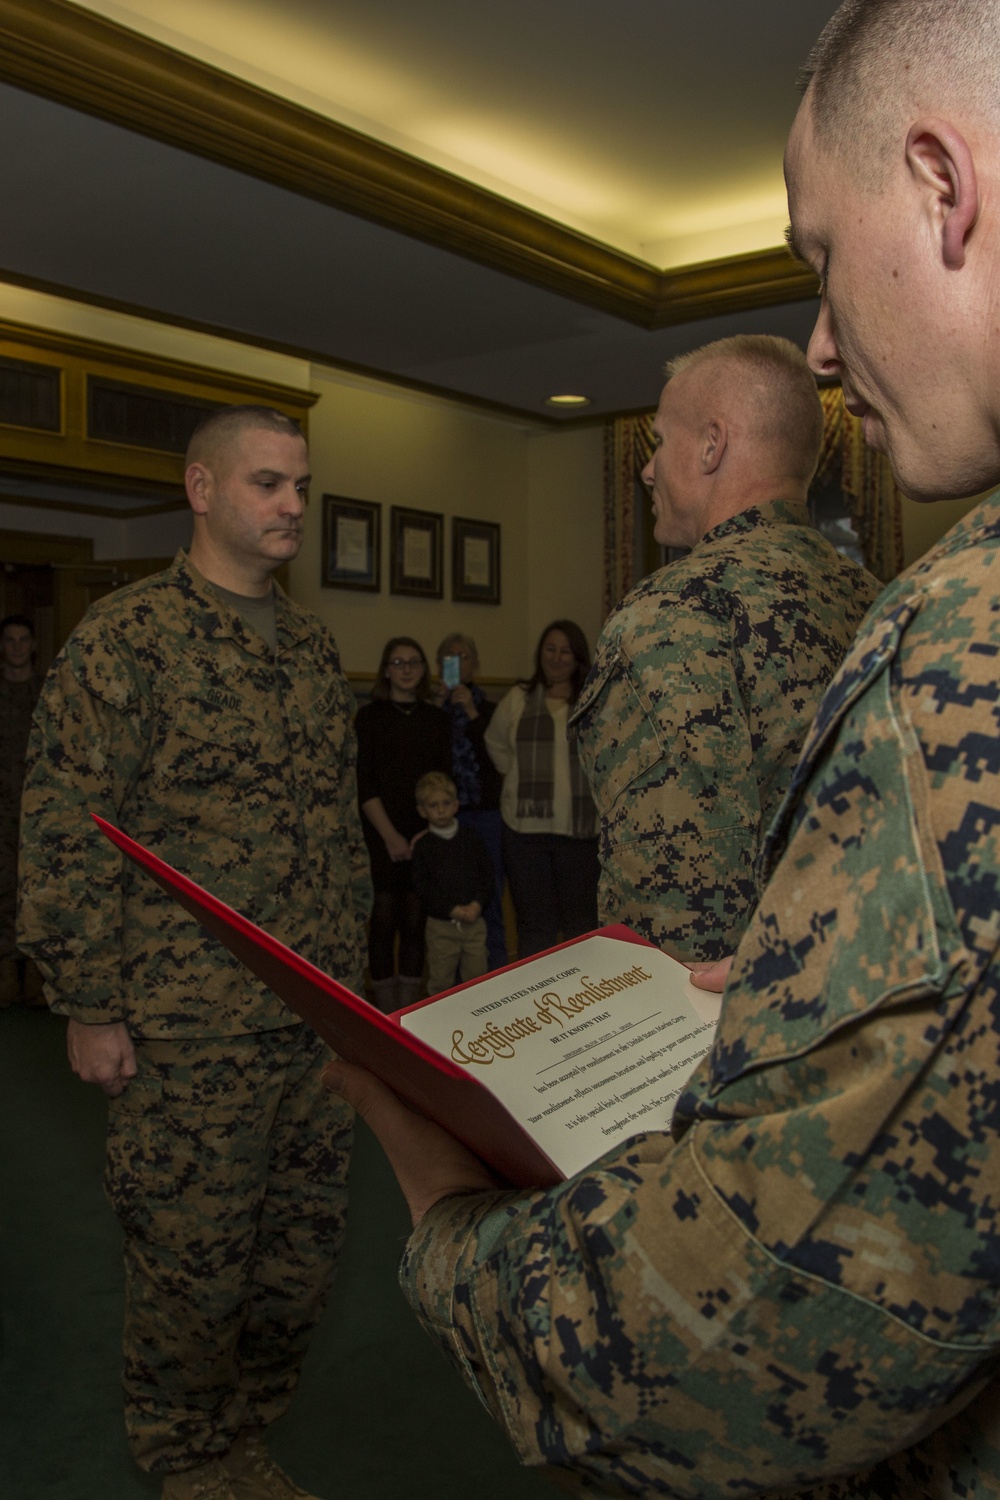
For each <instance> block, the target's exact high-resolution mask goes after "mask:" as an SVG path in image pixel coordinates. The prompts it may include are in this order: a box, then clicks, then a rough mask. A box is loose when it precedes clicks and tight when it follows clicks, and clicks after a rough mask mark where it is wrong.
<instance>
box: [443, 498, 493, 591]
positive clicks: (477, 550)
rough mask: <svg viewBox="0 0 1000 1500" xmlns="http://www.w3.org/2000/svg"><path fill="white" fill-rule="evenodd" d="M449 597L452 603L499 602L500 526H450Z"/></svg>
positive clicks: (461, 522)
mask: <svg viewBox="0 0 1000 1500" xmlns="http://www.w3.org/2000/svg"><path fill="white" fill-rule="evenodd" d="M451 597H452V599H454V601H455V603H456V604H473V603H475V602H477V601H478V602H479V603H481V604H499V603H500V526H499V523H498V522H496V521H467V520H465V519H464V518H463V517H462V516H455V517H453V519H452V523H451Z"/></svg>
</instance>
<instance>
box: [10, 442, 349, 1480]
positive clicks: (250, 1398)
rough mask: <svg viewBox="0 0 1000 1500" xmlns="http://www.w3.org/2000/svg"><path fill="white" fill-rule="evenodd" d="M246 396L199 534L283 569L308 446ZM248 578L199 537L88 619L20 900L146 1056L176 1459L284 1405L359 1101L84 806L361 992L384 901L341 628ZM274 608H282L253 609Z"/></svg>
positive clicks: (284, 1013) (186, 1462)
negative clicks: (216, 577)
mask: <svg viewBox="0 0 1000 1500" xmlns="http://www.w3.org/2000/svg"><path fill="white" fill-rule="evenodd" d="M275 415H276V416H277V414H275ZM231 420H233V419H231ZM245 420H247V421H249V424H250V425H249V426H248V427H247V426H244V427H237V428H236V429H235V436H232V435H230V436H229V437H226V434H227V433H229V428H225V429H224V432H223V436H222V438H219V439H217V440H216V446H215V447H214V448H212V447H210V448H209V450H208V459H207V460H206V463H207V464H212V465H215V470H216V471H217V472H220V473H225V472H226V470H225V464H226V463H229V462H230V461H231V463H232V474H236V476H237V478H238V479H239V485H237V483H236V480H234V479H233V478H232V474H230V477H229V479H227V480H225V481H223V480H221V479H220V480H218V481H216V491H217V493H216V494H215V497H214V498H213V501H212V505H211V506H210V507H209V514H208V519H207V520H206V519H205V518H203V517H202V516H200V515H199V514H197V511H196V520H195V543H194V544H193V546H192V554H194V553H195V552H197V555H198V556H199V559H201V558H203V557H206V556H207V557H208V559H209V562H210V563H211V565H212V567H213V569H217V568H218V558H217V554H220V553H221V555H223V556H224V555H226V552H227V549H229V550H230V551H233V552H236V554H237V555H239V553H238V549H239V548H240V547H246V548H247V549H248V550H249V552H250V554H251V560H252V557H253V552H254V548H257V549H259V550H261V551H262V552H263V554H264V555H263V562H262V563H260V566H259V568H258V572H259V574H260V577H261V578H262V579H263V580H264V581H267V580H268V579H269V577H270V572H271V571H272V570H273V567H274V566H276V565H277V562H276V561H275V556H277V558H278V560H279V561H280V560H281V557H282V556H287V555H289V554H290V555H294V552H295V551H297V550H298V540H300V533H301V515H302V506H303V499H302V495H301V494H299V492H298V486H299V479H298V475H297V470H298V469H299V468H301V469H303V471H304V468H305V465H306V462H307V455H306V450H305V445H304V443H303V442H302V439H301V436H300V435H297V430H296V429H294V428H292V427H291V424H287V419H281V421H280V422H279V423H278V425H277V430H272V428H271V426H270V425H269V424H268V423H267V422H265V423H264V425H263V426H262V427H255V426H254V425H253V422H254V420H255V419H254V418H253V416H252V414H251V416H250V418H248V419H245ZM282 423H286V424H287V427H288V428H290V431H289V430H286V426H283V425H281V424H282ZM199 442H200V443H201V446H199ZM204 442H205V439H201V440H199V439H198V437H197V436H196V438H195V439H194V440H193V451H195V452H202V449H203V447H204ZM219 443H222V444H223V447H222V448H221V450H220V449H219ZM226 443H228V444H229V445H230V446H225V444H226ZM234 455H235V456H234ZM241 465H242V466H243V468H246V469H249V470H250V471H252V472H251V473H250V477H249V479H248V480H247V482H246V483H247V485H249V490H250V493H251V500H250V501H245V500H244V489H245V486H244V487H243V488H241V487H240V486H241V485H243V479H242V475H243V468H241V467H240V466H241ZM283 468H284V469H288V470H289V471H290V476H291V477H290V478H289V476H288V475H287V474H286V475H285V477H284V478H283V479H282V478H281V471H282V469H283ZM190 473H191V470H189V474H190ZM259 475H264V476H265V477H264V479H262V480H261V479H259V478H258V476H259ZM257 490H259V491H260V495H261V498H260V500H259V501H256V500H253V498H252V496H253V493H254V492H255V491H257ZM223 501H225V504H223V503H222V502H223ZM192 503H193V504H194V503H195V502H194V501H192ZM244 505H256V506H257V507H258V511H257V512H252V513H249V514H244V513H243V510H242V507H243V506H244ZM258 522H259V528H260V533H261V534H260V536H258V535H256V533H254V532H253V526H255V525H257V524H258ZM199 524H200V525H201V527H202V528H203V529H202V531H201V533H200V535H201V537H202V545H201V548H200V550H199V549H198V545H197V544H198V539H199ZM210 525H214V526H215V528H216V529H215V532H214V533H213V532H211V531H209V533H208V536H209V540H210V542H212V544H213V545H212V547H211V548H206V546H205V542H204V537H205V530H204V528H205V527H206V526H210ZM282 528H285V530H282ZM244 533H246V535H244ZM286 534H287V542H286V540H285V538H286ZM275 538H276V539H277V540H273V539H275ZM268 549H270V550H269V551H268ZM221 573H222V576H223V577H226V578H228V577H229V574H228V573H226V572H225V569H224V568H223V569H221ZM237 592H238V591H237ZM244 592H245V591H244ZM270 599H273V616H272V620H271V622H269V621H268V619H267V612H268V609H269V607H270ZM233 600H234V594H232V593H230V594H226V593H225V591H224V589H219V588H217V587H215V586H213V585H212V584H210V583H208V582H207V581H206V579H205V578H204V577H203V576H202V575H201V573H200V572H199V571H198V569H197V568H196V567H195V566H193V564H192V562H191V561H190V560H189V559H188V558H187V557H186V556H185V554H184V553H183V552H181V553H179V554H178V556H177V558H176V559H175V560H174V563H173V566H172V567H171V568H169V569H168V570H167V571H166V572H163V573H160V574H157V575H156V576H155V577H152V578H150V579H147V580H144V581H142V582H140V583H137V584H134V585H132V586H130V587H128V588H124V589H121V590H119V591H118V592H116V593H114V594H112V595H110V596H109V597H108V598H106V599H103V600H101V601H100V602H99V603H98V604H96V605H95V606H94V607H93V608H92V609H91V611H90V612H89V614H88V615H87V617H86V619H85V620H84V622H83V623H82V624H81V626H80V627H79V628H78V629H77V630H76V631H75V632H74V634H73V635H72V636H71V638H70V640H69V641H68V642H67V644H66V646H65V647H64V649H63V651H62V652H61V654H60V656H59V657H58V659H57V661H56V662H55V664H54V666H53V668H52V671H51V672H50V674H49V676H48V678H47V679H46V682H45V685H44V688H43V691H42V695H41V699H40V702H39V706H38V710H37V713H36V718H35V729H34V735H33V739H32V744H31V751H30V760H29V768H28V775H27V779H26V784H25V791H24V820H23V835H22V863H23V867H24V878H23V883H22V898H21V912H20V923H21V928H20V930H21V942H22V945H23V946H24V948H25V949H26V950H27V951H28V952H30V953H31V954H32V955H33V956H34V958H35V959H36V961H37V963H38V965H39V967H40V969H41V970H42V973H43V975H44V976H45V979H46V981H47V986H48V991H49V995H50V1001H51V1005H52V1008H53V1009H54V1010H56V1011H58V1012H59V1013H61V1014H63V1015H66V1016H68V1017H69V1018H70V1020H71V1033H72V1023H73V1022H77V1023H84V1028H80V1029H79V1030H78V1032H77V1033H76V1034H77V1035H79V1034H81V1033H82V1035H83V1037H84V1040H85V1041H88V1040H90V1038H91V1037H97V1038H99V1037H100V1035H102V1034H103V1032H104V1030H105V1029H108V1028H110V1029H109V1030H108V1034H109V1035H110V1036H112V1037H114V1036H116V1035H120V1032H119V1031H118V1030H117V1029H116V1028H115V1025H114V1023H118V1022H123V1023H124V1026H125V1028H126V1030H127V1039H128V1040H129V1041H130V1042H131V1044H132V1048H134V1053H135V1069H136V1072H135V1076H134V1077H130V1076H128V1075H129V1068H128V1067H124V1068H123V1070H122V1076H121V1079H120V1080H117V1079H116V1078H115V1077H112V1078H111V1080H110V1083H108V1084H107V1085H106V1086H107V1088H108V1092H109V1093H111V1094H112V1095H113V1097H112V1099H111V1103H110V1120H109V1134H108V1160H107V1175H106V1183H107V1190H108V1194H109V1197H110V1199H111V1202H112V1204H113V1206H114V1208H115V1210H116V1212H117V1214H118V1216H119V1218H120V1220H121V1222H122V1225H123V1227H124V1230H125V1259H126V1270H127V1310H126V1331H125V1371H124V1383H125V1391H126V1420H127V1425H128V1430H129V1437H130V1441H131V1444H132V1448H133V1452H134V1453H135V1456H136V1458H137V1460H138V1462H139V1463H140V1464H141V1465H142V1466H143V1467H145V1468H149V1469H156V1470H166V1471H169V1472H170V1474H171V1476H173V1475H174V1471H188V1470H193V1471H195V1472H196V1473H199V1474H200V1473H201V1467H200V1466H202V1465H204V1464H209V1466H210V1474H209V1477H212V1478H213V1479H214V1478H215V1477H217V1476H215V1474H214V1470H211V1465H212V1464H214V1462H215V1460H216V1459H217V1458H218V1459H220V1460H222V1459H223V1458H224V1457H225V1455H226V1453H227V1451H228V1450H229V1449H230V1446H231V1444H232V1443H233V1441H234V1439H235V1438H236V1437H237V1434H239V1433H240V1432H241V1430H246V1429H249V1430H251V1431H254V1432H256V1431H257V1430H258V1429H260V1428H262V1427H265V1426H267V1425H268V1424H269V1423H270V1422H272V1421H273V1420H274V1419H275V1418H276V1417H277V1416H279V1415H280V1414H281V1413H282V1412H283V1411H284V1409H285V1408H286V1406H287V1405H288V1401H289V1399H290V1397H291V1394H292V1391H293V1389H294V1386H295V1382H296V1379H297V1375H298V1368H299V1365H300V1363H301V1359H302V1357H303V1355H304V1353H305V1349H306V1347H307V1344H308V1341H309V1337H310V1334H311V1331H312V1328H313V1326H314V1324H315V1322H316V1320H317V1318H318V1316H319V1313H320V1311H321V1310H322V1306H323V1302H324V1298H325V1295H326V1291H327V1289H328V1286H329V1283H330V1280H331V1276H332V1272H333V1268H334V1264H335V1260H336V1254H337V1250H338V1246H339V1243H340V1239H341V1235H342V1231H343V1223H344V1208H345V1192H346V1171H347V1162H348V1152H349V1144H350V1125H349V1118H348V1115H347V1112H346V1111H344V1110H343V1108H342V1107H341V1106H340V1105H339V1104H338V1103H337V1102H336V1101H331V1100H330V1097H329V1095H328V1094H326V1092H325V1091H324V1090H323V1089H322V1088H321V1085H320V1082H319V1073H320V1070H321V1068H322V1066H323V1064H324V1062H325V1061H326V1060H327V1057H328V1054H327V1053H326V1050H325V1048H324V1047H323V1045H322V1043H321V1042H320V1041H319V1039H318V1038H317V1037H316V1035H315V1034H314V1033H313V1032H312V1031H311V1029H310V1028H308V1027H305V1026H303V1025H301V1024H300V1023H298V1021H297V1018H296V1017H295V1016H293V1015H292V1013H291V1012H290V1011H289V1010H287V1009H286V1007H285V1006H284V1004H283V1003H282V1002H281V1001H280V1000H279V999H278V998H277V997H276V996H275V995H273V994H272V993H271V992H270V991H269V990H267V989H265V988H264V986H263V985H262V984H260V983H259V982H258V981H257V980H255V979H254V978H253V977H252V976H250V975H249V973H248V972H247V971H246V970H245V969H244V968H243V966H242V965H241V964H239V963H238V962H237V961H236V960H235V959H234V958H232V957H231V956H230V955H229V954H228V953H227V952H226V951H225V950H224V949H223V948H222V947H221V946H220V945H219V944H217V943H216V942H215V941H214V940H213V939H212V938H210V937H209V936H208V935H207V934H206V933H205V932H204V931H203V930H202V928H201V927H200V926H199V925H198V923H197V922H195V921H194V920H193V919H191V918H190V917H188V916H187V915H186V914H185V913H184V912H183V911H182V910H181V908H179V907H178V906H177V904H176V903H175V902H174V901H173V900H172V899H171V898H170V897H169V896H168V895H167V894H166V893H165V892H163V891H162V890H161V889H160V888H159V887H158V886H157V885H156V884H155V883H154V882H153V881H152V880H150V879H149V878H148V877H147V876H146V875H145V874H144V873H142V872H141V871H139V870H138V869H137V868H136V867H135V866H134V865H132V864H131V863H130V862H129V861H124V862H123V860H122V857H121V856H120V854H119V853H118V851H117V850H116V849H115V848H114V847H113V846H112V845H111V844H110V843H109V841H108V840H107V839H106V838H104V837H103V835H102V834H100V833H99V832H98V830H97V829H96V828H95V827H94V825H93V824H92V823H91V821H90V818H89V814H90V813H92V812H95V813H99V814H100V815H101V816H103V817H105V818H107V819H108V820H109V821H110V822H112V823H113V824H115V825H117V826H120V827H122V828H124V829H125V830H126V831H127V832H128V833H129V834H131V835H132V836H133V837H134V838H136V839H138V840H139V842H140V843H142V844H145V845H147V846H148V847H149V848H151V849H154V850H155V851H156V852H157V853H159V854H161V855H163V857H164V858H166V859H167V860H169V861H170V862H171V863H172V864H175V865H176V866H177V867H178V868H179V869H180V870H182V871H183V872H184V873H185V874H187V875H189V876H190V877H192V878H193V879H194V880H196V881H198V882H200V883H203V884H204V885H206V886H207V887H208V888H209V889H211V890H212V891H213V892H214V893H215V894H217V895H219V896H220V897H222V899H224V900H225V901H226V902H227V903H229V904H230V905H232V906H234V907H235V908H236V909H237V910H239V911H240V912H242V913H243V914H244V915H245V916H247V917H249V918H250V919H251V920H252V921H254V922H257V923H259V924H260V925H261V926H263V927H264V928H265V929H266V930H267V931H269V932H271V933H273V934H274V935H275V936H276V937H278V938H280V939H281V940H282V941H283V942H286V943H288V944H290V945H291V946H292V947H293V948H295V949H296V950H297V952H299V953H300V954H302V955H303V956H304V957H306V958H308V959H310V960H311V961H312V962H313V963H316V964H318V965H320V966H321V967H322V968H323V969H325V970H327V971H328V972H330V973H332V974H334V975H336V976H337V977H338V978H340V979H342V980H343V981H344V982H345V983H347V984H348V985H352V986H353V987H355V988H356V989H357V988H358V987H359V986H360V981H361V972H362V967H363V952H364V922H365V918H366V916H367V914H368V912H369V910H370V906H371V886H370V879H369V874H368V862H367V856H366V853H365V848H364V842H363V839H362V835H361V829H360V825H359V819H358V813H357V793H356V785H355V773H354V760H355V742H354V732H353V717H354V702H353V699H352V695H351V693H350V690H349V688H348V686H347V684H346V682H345V679H344V676H343V674H342V672H341V668H340V659H339V655H338V651H337V647H336V644H335V642H334V640H333V638H332V636H331V635H330V633H329V632H328V631H327V630H326V628H325V627H324V626H322V625H321V624H320V622H319V621H318V620H317V619H316V618H315V617H314V616H313V615H311V614H309V613H308V612H306V611H305V610H303V609H301V608H300V607H299V606H298V605H296V604H294V603H293V602H292V601H291V600H289V599H288V598H287V597H286V596H285V595H284V594H283V593H282V592H281V590H280V589H278V588H277V587H276V586H275V587H274V591H273V595H270V596H268V595H265V596H264V597H263V598H262V599H257V600H254V599H250V598H244V599H243V600H242V602H241V603H236V604H234V602H233ZM255 605H256V606H258V608H257V609H256V611H255V608H254V606H255ZM260 606H263V610H264V615H263V617H262V618H261V623H260V627H259V630H260V631H261V632H264V633H259V632H258V629H256V628H254V625H253V623H248V620H249V621H253V620H255V619H257V617H258V615H259V613H260ZM272 624H273V630H274V649H272V647H271V645H269V643H268V641H267V639H266V638H265V635H266V633H268V632H269V631H270V629H271V625H272ZM95 1027H96V1028H98V1030H97V1031H95V1030H94V1028H95ZM73 1045H74V1043H73V1041H72V1038H71V1058H72V1056H73V1051H72V1049H73ZM127 1050H128V1049H127V1048H126V1051H127ZM78 1071H79V1069H78ZM81 1076H87V1075H86V1074H84V1073H81ZM95 1081H101V1080H100V1079H99V1078H97V1079H95ZM122 1084H123V1085H124V1086H123V1087H121V1085H122ZM202 1477H205V1476H202ZM221 1482H223V1481H221V1480H220V1483H221ZM226 1482H228V1481H226ZM195 1492H197V1493H200V1491H192V1493H195ZM164 1493H167V1490H166V1489H165V1491H164ZM169 1493H171V1494H174V1493H177V1494H180V1493H185V1494H186V1493H187V1491H186V1490H176V1491H175V1490H170V1492H169ZM215 1493H216V1491H215V1490H212V1494H213V1495H215ZM219 1493H220V1494H226V1495H228V1493H229V1492H228V1490H220V1491H219ZM234 1493H236V1494H237V1495H240V1496H241V1495H242V1494H243V1493H244V1492H243V1491H242V1490H236V1491H234ZM252 1493H254V1494H257V1491H256V1490H255V1491H253V1492H252ZM261 1493H264V1492H263V1491H262V1492H261ZM268 1493H270V1492H269V1491H268ZM274 1493H275V1494H281V1495H287V1494H289V1493H291V1492H290V1491H289V1490H287V1489H284V1490H283V1489H280V1488H278V1489H275V1491H274ZM296 1493H304V1491H296Z"/></svg>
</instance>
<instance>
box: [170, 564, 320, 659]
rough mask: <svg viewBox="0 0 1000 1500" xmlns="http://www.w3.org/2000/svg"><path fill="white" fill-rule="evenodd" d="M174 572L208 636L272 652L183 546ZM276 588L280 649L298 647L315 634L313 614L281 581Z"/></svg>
mask: <svg viewBox="0 0 1000 1500" xmlns="http://www.w3.org/2000/svg"><path fill="white" fill-rule="evenodd" d="M171 572H172V573H173V575H174V581H175V583H176V584H177V587H178V588H179V589H180V591H181V593H182V594H183V595H184V597H185V599H186V600H187V601H188V603H189V604H190V605H191V606H193V607H194V608H195V609H197V610H198V612H199V614H200V616H201V619H200V622H199V623H200V629H201V630H202V632H203V633H204V634H205V635H206V636H210V637H212V638H213V639H216V640H224V639H226V638H227V637H228V638H231V639H233V640H237V641H239V643H240V645H241V646H243V647H245V649H246V650H247V651H250V652H252V653H253V655H255V656H269V655H270V652H269V651H268V647H267V642H266V641H264V640H263V639H262V637H261V636H259V635H257V634H256V632H255V631H251V630H248V629H247V627H246V626H245V625H244V623H243V620H242V619H241V617H240V615H239V614H238V613H237V611H236V610H235V609H233V608H232V606H231V605H230V604H228V603H227V602H226V600H225V599H223V598H222V596H221V595H220V594H217V593H216V592H215V590H214V589H213V588H212V585H211V582H210V581H209V580H208V579H207V578H204V577H203V576H202V574H201V573H199V572H198V569H197V568H196V567H195V566H194V564H193V563H192V562H191V560H190V558H189V557H188V555H187V553H186V552H185V550H184V548H183V547H182V548H181V549H180V551H179V552H178V553H177V556H176V557H175V558H174V560H173V563H172V564H171ZM273 588H274V618H275V624H276V626H277V634H278V646H279V649H280V648H284V647H289V646H295V645H297V644H298V643H299V642H300V641H303V640H306V639H307V638H308V636H309V635H311V633H312V630H311V626H310V623H309V617H308V616H307V615H306V614H305V612H304V611H303V610H301V609H300V608H299V606H298V605H297V604H294V603H293V602H292V600H291V599H289V597H288V595H287V594H286V593H285V591H284V589H282V588H281V587H280V586H279V584H278V583H277V582H274V583H273Z"/></svg>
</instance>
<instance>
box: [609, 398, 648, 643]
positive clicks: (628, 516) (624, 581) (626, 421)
mask: <svg viewBox="0 0 1000 1500" xmlns="http://www.w3.org/2000/svg"><path fill="white" fill-rule="evenodd" d="M654 415H655V413H654V412H649V414H648V415H647V416H643V417H619V418H618V419H617V420H616V421H614V422H609V423H608V424H607V426H606V427H605V429H604V613H605V615H606V616H607V615H609V614H610V613H611V611H612V610H613V609H614V607H615V605H616V604H617V603H618V601H619V600H620V599H624V597H625V595H626V594H627V593H628V591H629V589H630V588H631V587H632V585H633V583H635V581H636V567H635V518H636V507H637V501H639V498H640V497H641V496H642V495H643V494H644V493H645V491H644V490H643V487H642V481H641V479H640V475H641V474H642V471H643V469H644V468H645V467H646V465H647V464H648V463H649V460H650V458H651V456H652V452H653V417H654Z"/></svg>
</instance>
